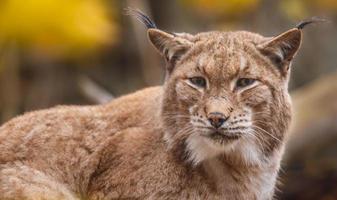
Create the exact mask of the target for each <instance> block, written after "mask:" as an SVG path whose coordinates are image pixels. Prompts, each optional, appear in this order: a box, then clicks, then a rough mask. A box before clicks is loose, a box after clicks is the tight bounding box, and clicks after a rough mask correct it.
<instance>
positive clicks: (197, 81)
mask: <svg viewBox="0 0 337 200" xmlns="http://www.w3.org/2000/svg"><path fill="white" fill-rule="evenodd" d="M189 81H190V82H191V83H192V84H193V85H195V86H197V87H200V88H205V87H206V80H205V79H204V78H203V77H192V78H189Z"/></svg>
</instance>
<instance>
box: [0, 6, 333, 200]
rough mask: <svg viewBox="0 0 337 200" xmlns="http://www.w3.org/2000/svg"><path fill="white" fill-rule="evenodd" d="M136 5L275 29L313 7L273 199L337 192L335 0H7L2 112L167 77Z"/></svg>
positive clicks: (173, 18) (215, 22)
mask: <svg viewBox="0 0 337 200" xmlns="http://www.w3.org/2000/svg"><path fill="white" fill-rule="evenodd" d="M126 7H134V8H139V9H141V10H142V11H144V12H145V13H147V14H148V15H150V16H151V17H152V18H153V19H154V21H155V22H156V23H157V25H158V27H160V28H161V29H164V30H166V31H172V32H189V33H197V32H202V31H210V30H223V31H228V30H248V31H253V32H258V33H260V34H262V35H265V36H274V35H277V34H279V33H281V32H283V31H286V30H287V29H290V28H293V27H294V26H295V25H296V24H297V23H298V22H300V21H301V20H303V19H306V18H309V17H311V16H326V17H328V18H329V19H330V20H331V23H329V24H319V25H313V26H310V27H307V28H306V29H305V30H304V39H303V45H302V48H301V50H300V52H299V54H298V55H297V58H296V59H295V62H294V63H293V70H292V78H291V86H290V90H291V94H292V96H293V101H294V107H295V111H294V112H295V121H294V123H293V127H292V131H291V132H292V133H291V136H290V138H289V143H288V147H287V151H286V155H285V159H284V162H283V170H282V171H281V177H280V184H279V189H278V191H277V199H322V200H332V199H337V55H336V52H337V25H336V23H335V22H336V19H337V0H171V1H164V0H161V1H159V0H24V1H23V0H2V1H0V122H1V123H3V122H5V121H7V120H9V119H10V118H12V117H14V116H17V115H19V114H21V113H24V112H28V111H32V110H36V109H43V108H48V107H51V106H54V105H58V104H98V103H104V102H107V101H109V100H110V99H112V98H114V97H116V96H120V95H122V94H126V93H130V92H132V91H135V90H138V89H140V88H143V87H147V86H152V85H158V84H161V83H162V81H163V77H164V74H163V72H164V70H163V64H164V63H163V60H162V59H161V58H160V57H159V55H158V54H157V53H156V52H155V50H154V49H153V48H152V47H151V46H150V45H149V43H148V41H147V37H146V31H145V28H144V27H143V26H142V25H141V24H140V23H138V22H137V21H136V20H134V19H131V18H130V17H128V16H125V15H124V14H123V13H124V8H126Z"/></svg>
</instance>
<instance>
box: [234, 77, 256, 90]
mask: <svg viewBox="0 0 337 200" xmlns="http://www.w3.org/2000/svg"><path fill="white" fill-rule="evenodd" d="M255 81H256V80H255V79H252V78H240V79H239V80H237V82H236V87H237V88H243V87H247V86H249V85H252V84H253V83H255Z"/></svg>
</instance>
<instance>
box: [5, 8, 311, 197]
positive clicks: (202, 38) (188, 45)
mask: <svg viewBox="0 0 337 200" xmlns="http://www.w3.org/2000/svg"><path fill="white" fill-rule="evenodd" d="M130 13H131V14H132V15H134V16H136V17H137V18H138V19H139V20H140V21H141V22H143V23H144V24H145V25H146V26H147V28H148V30H147V33H148V38H149V41H150V42H151V43H152V44H153V46H154V47H155V48H156V49H157V50H158V52H159V53H160V54H161V55H162V56H163V58H164V59H165V60H166V79H165V82H164V84H163V85H162V86H157V87H151V88H147V89H143V90H140V91H137V92H135V93H133V94H129V95H126V96H123V97H120V98H117V99H115V100H113V101H111V102H110V103H108V104H105V105H97V106H58V107H55V108H51V109H47V110H42V111H36V112H30V113H27V114H25V115H22V116H19V117H17V118H15V119H13V120H11V121H9V122H7V123H6V124H4V125H3V126H2V127H1V128H0V199H11V200H12V199H17V200H22V199H31V200H35V199H39V200H41V199H55V200H61V199H67V200H68V199H69V200H70V199H95V200H96V199H97V200H98V199H212V200H214V199H229V200H232V199H235V200H247V199H258V200H267V199H272V198H273V196H274V188H275V183H276V180H277V175H278V171H279V168H280V161H281V158H282V154H283V150H284V145H285V140H286V138H287V129H288V127H289V123H290V120H291V101H290V97H289V94H288V80H289V76H290V69H291V67H290V65H291V62H292V60H293V58H294V56H295V54H296V52H297V51H298V49H299V47H300V44H301V37H302V30H301V29H302V28H303V26H304V24H303V23H307V24H308V22H303V23H302V24H300V25H299V26H297V27H296V28H292V29H290V30H288V31H286V32H284V33H281V34H280V35H277V36H275V37H264V36H261V35H259V34H256V33H251V32H246V31H237V32H220V31H212V32H204V33H199V34H195V35H192V34H188V33H168V32H164V31H162V30H160V29H158V28H156V26H155V24H154V23H153V22H152V21H151V20H150V19H149V18H148V17H147V16H145V15H144V14H143V13H141V12H140V11H135V10H130ZM309 23H310V22H309Z"/></svg>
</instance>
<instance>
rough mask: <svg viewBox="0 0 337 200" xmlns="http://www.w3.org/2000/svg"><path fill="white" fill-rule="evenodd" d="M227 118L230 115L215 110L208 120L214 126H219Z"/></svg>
mask: <svg viewBox="0 0 337 200" xmlns="http://www.w3.org/2000/svg"><path fill="white" fill-rule="evenodd" d="M227 119H228V117H226V116H224V115H223V114H222V113H219V112H213V113H210V114H209V115H208V121H209V122H210V123H211V125H212V126H213V127H214V128H219V127H220V126H222V124H223V123H225V121H227Z"/></svg>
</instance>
